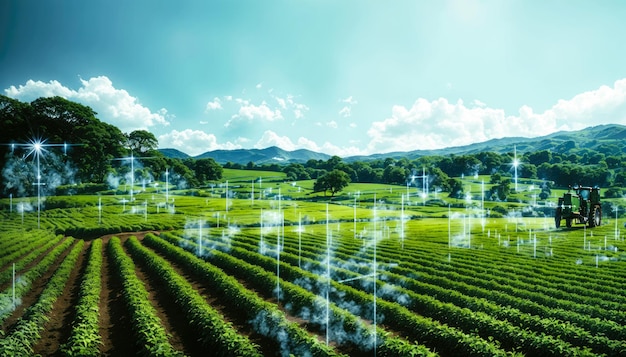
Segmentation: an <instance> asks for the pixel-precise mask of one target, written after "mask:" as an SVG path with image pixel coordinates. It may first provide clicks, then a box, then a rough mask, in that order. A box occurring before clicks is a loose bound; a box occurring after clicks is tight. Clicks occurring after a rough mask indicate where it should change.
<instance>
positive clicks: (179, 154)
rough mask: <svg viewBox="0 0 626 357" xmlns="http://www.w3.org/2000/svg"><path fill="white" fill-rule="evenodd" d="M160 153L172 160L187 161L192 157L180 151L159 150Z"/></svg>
mask: <svg viewBox="0 0 626 357" xmlns="http://www.w3.org/2000/svg"><path fill="white" fill-rule="evenodd" d="M159 151H160V152H161V153H162V154H163V155H165V157H169V158H172V159H187V158H189V157H190V156H189V155H187V154H185V153H184V152H182V151H180V150H178V149H159Z"/></svg>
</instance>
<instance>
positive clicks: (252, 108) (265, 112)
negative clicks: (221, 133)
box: [224, 100, 283, 127]
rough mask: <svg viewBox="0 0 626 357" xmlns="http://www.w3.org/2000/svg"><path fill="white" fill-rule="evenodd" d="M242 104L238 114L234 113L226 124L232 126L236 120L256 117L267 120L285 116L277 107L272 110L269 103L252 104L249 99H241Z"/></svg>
mask: <svg viewBox="0 0 626 357" xmlns="http://www.w3.org/2000/svg"><path fill="white" fill-rule="evenodd" d="M240 104H241V106H240V107H239V111H238V112H237V114H235V115H233V116H232V117H231V119H230V120H229V121H227V122H226V124H224V126H227V127H228V126H231V125H232V124H233V123H234V122H237V121H240V120H243V119H247V120H249V121H251V120H254V119H260V120H265V121H270V122H272V121H276V120H282V119H283V116H282V114H281V112H280V110H278V109H275V110H272V109H270V107H268V106H267V103H265V101H264V102H262V103H261V105H254V104H250V103H249V102H248V101H245V100H241V102H240Z"/></svg>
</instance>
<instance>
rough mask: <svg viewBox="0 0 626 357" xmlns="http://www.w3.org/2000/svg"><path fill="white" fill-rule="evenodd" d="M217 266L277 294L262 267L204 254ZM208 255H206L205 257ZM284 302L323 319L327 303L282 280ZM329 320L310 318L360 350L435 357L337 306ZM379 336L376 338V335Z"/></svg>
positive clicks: (273, 277) (150, 239)
mask: <svg viewBox="0 0 626 357" xmlns="http://www.w3.org/2000/svg"><path fill="white" fill-rule="evenodd" d="M158 240H159V238H156V237H155V236H147V237H146V239H144V242H145V243H146V244H147V245H151V246H155V247H160V248H161V249H163V248H162V244H159V243H158ZM187 243H188V244H190V246H191V248H192V249H194V250H195V249H197V247H196V245H195V244H194V243H193V242H187ZM204 253H206V254H207V255H210V257H208V256H207V259H209V260H210V261H211V262H212V263H213V264H215V265H216V266H218V267H219V268H221V269H223V270H224V271H225V272H226V273H228V274H230V275H232V276H234V277H236V278H238V279H240V280H244V281H247V282H248V284H250V285H251V286H253V287H254V288H255V289H256V290H257V291H259V292H260V293H262V294H264V295H265V297H266V298H271V297H272V295H275V290H276V279H277V277H276V275H275V274H274V273H272V272H268V271H266V270H264V269H263V268H262V267H260V266H257V265H253V264H250V263H248V262H246V261H243V260H241V259H238V258H235V257H233V256H231V255H229V254H225V253H222V252H219V251H211V252H206V251H205V252H204ZM203 255H204V254H203ZM280 295H281V302H282V303H283V304H284V305H285V307H286V308H287V309H288V310H289V311H290V312H292V313H294V314H296V315H298V316H300V317H307V316H323V315H324V313H325V309H326V304H325V302H324V301H323V299H321V298H320V297H319V296H318V295H315V294H313V293H311V292H310V291H308V290H306V289H304V288H302V287H300V286H298V285H296V284H292V283H290V282H286V281H283V280H281V281H280ZM328 308H329V320H328V324H326V322H325V321H324V320H322V319H310V318H309V319H308V323H309V324H312V325H317V326H318V327H319V328H320V330H322V331H323V330H324V329H326V328H329V329H330V330H331V331H332V332H333V333H332V334H331V336H330V339H331V341H333V342H335V343H337V344H339V345H343V344H352V345H353V346H352V347H356V348H359V349H361V350H364V351H371V350H372V349H373V346H374V343H375V337H376V348H377V350H378V351H380V352H381V353H382V351H384V353H385V355H386V356H407V355H411V356H433V355H435V354H434V353H432V352H430V351H429V350H428V349H427V348H425V347H424V346H419V345H414V344H410V343H407V342H406V341H405V340H402V341H395V340H396V339H397V338H395V337H391V336H387V335H388V334H387V333H385V331H384V330H382V329H380V328H379V329H378V330H377V331H371V328H369V327H367V325H365V323H364V322H363V321H362V320H361V319H360V318H357V317H356V316H354V315H353V314H352V313H350V312H348V311H346V310H344V309H341V308H339V307H338V306H337V305H335V304H329V306H328ZM374 333H376V336H374Z"/></svg>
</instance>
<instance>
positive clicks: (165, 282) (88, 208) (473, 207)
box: [0, 171, 626, 356]
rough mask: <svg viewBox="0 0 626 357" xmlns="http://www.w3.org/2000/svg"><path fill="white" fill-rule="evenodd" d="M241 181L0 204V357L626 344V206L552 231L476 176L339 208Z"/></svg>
mask: <svg viewBox="0 0 626 357" xmlns="http://www.w3.org/2000/svg"><path fill="white" fill-rule="evenodd" d="M228 175H229V177H230V178H231V179H230V181H229V183H228V185H230V187H229V188H228V190H232V192H233V194H229V193H228V192H229V191H225V190H226V186H225V185H226V183H225V182H224V183H223V184H220V185H216V186H214V187H208V188H206V189H205V190H189V191H184V190H177V191H172V192H168V196H167V201H165V195H164V193H163V192H162V191H156V190H152V191H150V190H146V191H144V192H138V193H137V194H135V196H134V197H133V200H130V199H128V197H127V196H125V195H120V194H116V193H109V194H103V195H101V196H81V195H75V196H57V197H48V198H47V199H46V200H45V204H44V205H43V207H44V208H43V209H41V210H38V209H37V202H36V201H37V198H36V197H35V198H20V199H11V201H9V199H2V200H0V204H1V205H2V210H1V211H0V222H1V228H0V324H1V328H2V329H1V332H0V355H2V356H22V355H24V356H26V355H44V356H91V355H93V356H96V355H105V356H119V355H143V356H172V355H180V356H183V355H188V356H205V355H215V356H290V355H294V356H437V355H439V356H522V355H524V356H623V355H626V342H625V341H626V296H625V295H624V291H626V253H624V249H625V248H626V244H625V242H624V234H623V233H622V232H621V230H622V228H623V227H624V221H625V220H624V219H623V218H622V217H621V216H620V212H619V210H618V211H616V212H615V213H612V214H613V216H611V213H608V212H605V215H604V217H603V221H602V225H601V226H599V227H594V228H587V227H585V226H583V225H574V227H572V228H559V229H555V228H554V226H555V225H554V219H553V218H552V216H550V215H549V214H545V213H542V212H545V211H547V209H544V210H540V209H533V208H532V207H531V203H530V202H527V201H523V200H521V199H520V203H519V205H518V206H519V207H518V208H515V207H513V208H511V207H509V212H510V213H509V214H507V215H502V214H496V213H495V208H494V207H495V205H496V204H495V203H493V202H488V203H485V202H482V201H481V197H480V194H479V193H477V192H478V189H479V184H478V183H476V184H475V189H476V192H473V194H472V196H470V197H468V199H467V200H448V199H444V197H434V195H431V197H428V198H427V199H426V198H424V199H422V197H419V196H416V195H411V192H408V190H407V191H405V189H404V188H403V187H401V186H389V185H358V184H355V185H351V186H350V187H349V189H348V190H347V191H346V192H344V194H343V195H342V196H341V197H339V198H337V199H333V200H330V201H328V200H327V199H324V197H323V196H319V195H318V196H315V197H313V196H311V195H309V194H308V192H310V186H311V185H312V183H311V182H302V183H295V182H294V183H284V182H282V179H281V178H280V177H277V178H271V176H268V178H267V181H266V183H265V184H264V185H265V187H261V186H260V185H258V184H257V185H258V186H256V187H255V188H254V189H253V188H252V187H254V186H255V183H254V182H255V181H254V180H255V178H254V177H248V176H245V175H243V174H241V172H236V171H233V172H229V173H228ZM236 175H240V176H236ZM237 177H240V179H239V180H237ZM483 185H484V184H483ZM252 190H256V191H254V192H255V193H252V192H253V191H252ZM224 192H227V193H226V194H224ZM406 193H408V194H409V195H408V196H407V195H406ZM520 195H521V194H520ZM328 198H329V197H328ZM520 198H523V196H520ZM615 204H619V202H617V201H616V203H615ZM25 207H29V208H28V209H26V208H25ZM492 210H493V211H492ZM529 212H531V213H529Z"/></svg>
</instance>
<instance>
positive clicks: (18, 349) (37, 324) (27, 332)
mask: <svg viewBox="0 0 626 357" xmlns="http://www.w3.org/2000/svg"><path fill="white" fill-rule="evenodd" d="M67 241H69V242H70V243H73V242H72V240H71V239H68V240H67ZM83 243H84V242H83V241H82V240H79V241H76V244H75V245H74V247H73V248H72V250H71V251H70V252H69V253H68V255H67V256H66V257H65V258H64V259H63V261H62V262H61V264H60V265H59V267H58V268H57V270H56V271H55V272H54V274H53V275H52V277H51V278H50V279H49V280H48V282H47V283H46V286H45V288H44V289H43V291H42V292H41V294H40V295H39V298H38V299H37V302H35V304H33V305H31V306H30V307H28V308H27V309H26V311H25V312H24V314H23V317H22V318H21V319H20V320H19V321H18V322H17V323H16V324H15V326H14V327H13V328H12V329H11V330H10V331H9V333H8V334H7V335H6V336H4V338H2V339H0V356H30V355H32V354H33V350H32V346H33V345H34V344H35V342H37V340H39V338H40V337H41V335H40V334H41V332H42V331H43V330H44V326H45V323H46V322H47V321H48V314H49V313H50V312H51V311H52V307H53V305H54V302H55V301H56V299H57V298H58V297H59V296H60V295H61V294H62V293H63V289H64V288H65V284H66V282H67V280H68V278H69V276H70V273H71V272H72V270H73V269H74V265H75V264H76V261H77V260H78V255H79V254H80V252H81V250H82V247H83ZM65 248H67V247H65ZM44 260H45V259H44ZM40 264H41V263H40Z"/></svg>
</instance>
